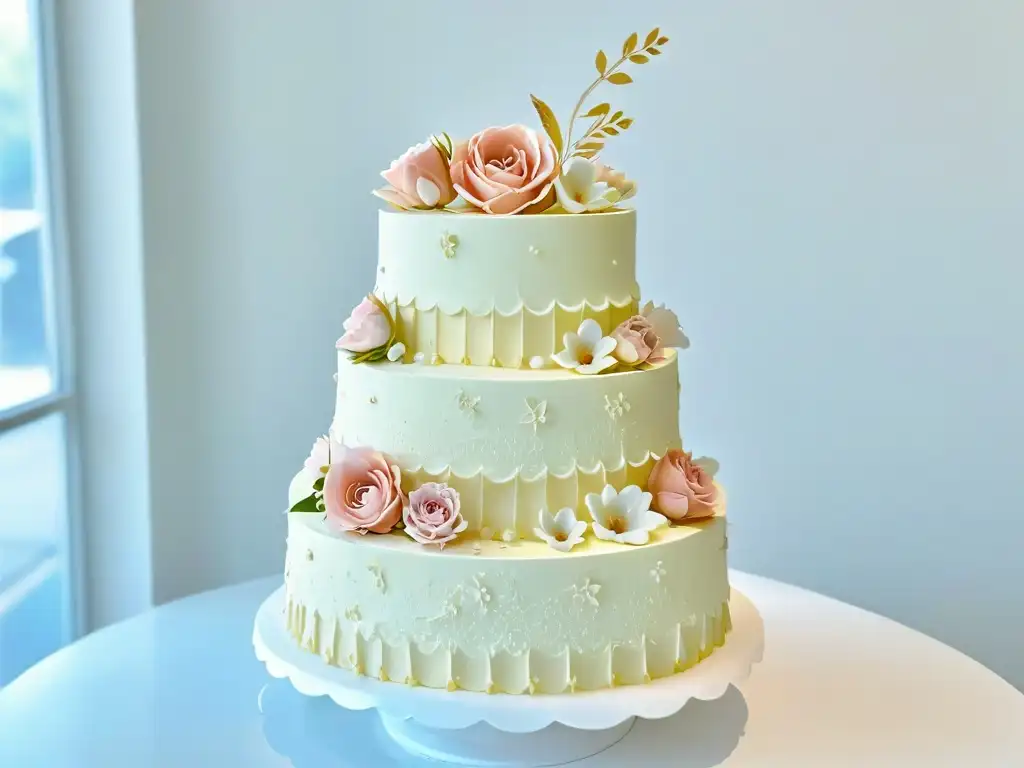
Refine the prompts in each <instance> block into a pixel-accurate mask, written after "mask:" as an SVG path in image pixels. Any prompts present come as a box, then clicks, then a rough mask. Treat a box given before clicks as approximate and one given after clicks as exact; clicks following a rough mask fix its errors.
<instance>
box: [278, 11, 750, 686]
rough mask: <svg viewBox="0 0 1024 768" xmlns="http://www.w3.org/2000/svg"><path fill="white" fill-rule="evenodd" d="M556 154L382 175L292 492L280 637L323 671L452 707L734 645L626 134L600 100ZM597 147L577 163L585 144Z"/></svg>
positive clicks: (633, 50) (526, 153)
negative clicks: (357, 290)
mask: <svg viewBox="0 0 1024 768" xmlns="http://www.w3.org/2000/svg"><path fill="white" fill-rule="evenodd" d="M666 41H667V39H666V38H664V37H663V36H661V34H660V32H659V31H658V30H657V29H655V30H652V31H651V33H650V34H648V35H647V36H646V38H645V39H643V40H640V39H639V38H638V36H637V35H631V36H630V38H629V39H627V40H626V42H625V43H624V45H623V47H622V56H621V58H620V59H619V60H618V61H610V60H609V59H608V57H607V56H606V55H605V54H604V53H603V52H601V53H599V54H598V56H597V58H596V61H595V65H596V68H597V70H598V75H597V79H596V80H595V81H594V83H593V84H592V85H591V86H590V87H589V88H588V89H587V90H586V92H585V93H584V94H583V97H582V98H581V99H580V101H579V103H578V104H577V107H576V109H575V110H574V112H573V115H572V118H571V119H570V121H569V123H568V125H567V129H568V130H567V131H566V133H565V134H564V135H563V133H562V131H561V129H560V127H559V124H558V121H557V120H556V118H555V116H554V114H553V113H552V111H551V110H550V109H549V108H548V107H547V105H546V104H544V102H542V101H540V100H539V99H537V98H535V97H534V98H533V103H534V107H535V108H536V110H537V113H538V115H539V117H540V122H541V125H542V126H543V132H537V131H535V130H533V129H531V128H528V127H525V126H521V125H513V126H507V127H498V128H487V129H485V130H483V131H481V132H480V133H478V134H476V135H474V136H472V137H471V138H470V139H469V140H468V141H464V142H454V141H452V140H451V139H449V138H448V136H447V134H441V135H440V136H432V137H431V138H430V141H429V142H426V143H424V144H420V145H417V146H415V147H412V148H411V149H410V150H409V151H408V152H406V153H405V154H404V155H402V157H400V158H399V159H398V160H396V161H394V162H393V163H392V164H391V167H390V168H389V169H388V170H387V171H385V172H384V173H383V176H384V178H385V180H386V181H387V182H388V186H387V187H385V188H384V189H381V190H378V191H377V194H378V195H379V196H380V197H382V198H384V199H385V200H387V201H388V202H389V203H390V204H391V210H388V211H382V212H381V213H380V219H379V255H378V267H377V273H376V285H375V287H374V288H373V290H372V292H371V293H370V294H369V295H368V296H367V298H366V299H365V300H363V301H362V302H361V303H360V304H359V306H357V307H356V308H355V310H353V312H352V315H351V317H349V319H348V320H347V321H345V324H344V335H343V336H342V337H341V338H340V339H339V340H338V375H337V401H336V406H335V417H334V420H333V422H332V424H331V426H330V430H329V433H328V435H326V436H324V437H322V438H320V439H318V440H317V441H316V444H315V445H314V446H313V450H312V452H311V454H310V457H309V458H308V459H307V460H306V462H305V465H304V467H303V468H302V470H301V471H300V472H299V473H298V474H297V475H296V477H295V479H294V480H293V481H292V485H291V488H290V490H289V496H290V498H289V507H290V510H291V511H290V514H289V519H288V554H287V561H286V566H285V568H286V570H285V584H286V593H287V602H286V610H285V614H286V616H285V620H286V621H287V625H288V628H289V631H290V632H291V634H292V635H293V636H294V638H295V640H296V642H297V643H299V644H300V645H301V647H303V648H304V649H306V650H308V651H309V652H311V653H315V654H319V655H320V656H322V658H323V659H324V660H325V661H326V662H327V663H329V664H332V665H336V666H339V667H343V668H345V669H350V670H353V671H355V672H357V673H358V674H361V675H367V676H370V677H374V678H378V679H380V680H383V681H393V682H395V683H404V684H406V685H423V686H428V687H431V688H447V689H448V690H451V691H454V690H457V689H464V690H470V691H486V692H502V693H516V694H518V693H535V694H541V693H569V692H574V691H582V690H594V689H600V688H606V687H609V686H615V685H632V684H641V683H645V682H650V681H651V680H652V679H656V678H661V677H665V676H668V675H672V674H674V673H676V672H680V671H682V670H685V669H687V668H689V667H691V666H692V665H694V664H696V663H697V662H699V661H700V660H701V659H703V658H705V657H706V656H707V655H708V654H710V653H712V652H713V651H714V649H715V648H716V647H718V646H720V645H722V643H723V642H724V641H725V637H726V633H727V631H728V630H729V628H730V619H729V608H728V600H729V584H728V580H727V574H726V541H727V539H726V530H725V505H724V496H723V494H722V491H721V489H720V488H719V486H718V485H717V484H716V483H715V481H714V479H713V475H714V472H715V464H714V462H713V461H711V460H706V459H704V460H701V459H697V460H695V459H693V458H692V457H691V455H690V454H689V453H687V452H684V451H683V450H682V440H681V438H680V430H679V420H678V416H679V408H678V397H679V378H678V367H677V354H678V350H680V349H683V348H685V347H686V346H687V344H688V342H687V340H686V337H685V336H684V335H683V333H682V330H681V328H680V327H679V322H678V320H677V318H676V315H675V314H674V313H673V312H672V311H670V310H668V309H666V308H665V307H663V306H660V305H655V304H653V303H651V302H648V301H646V300H642V298H644V297H642V295H641V292H640V290H639V287H638V285H637V282H636V272H635V264H636V253H635V235H636V225H637V215H636V213H635V211H634V210H632V209H631V208H628V207H625V206H624V203H625V202H626V201H627V200H628V199H629V198H631V197H632V196H633V194H634V192H635V190H636V187H635V185H634V184H633V183H632V182H630V181H628V180H627V179H626V178H625V176H624V175H623V174H621V173H618V172H616V171H613V170H612V169H610V168H608V167H607V166H605V165H602V164H601V163H600V162H599V161H598V159H597V156H598V155H599V153H600V152H601V151H602V149H603V147H604V143H605V142H606V141H607V140H608V139H609V138H611V137H614V136H616V135H618V134H620V133H621V132H622V131H625V130H627V129H628V128H629V127H630V125H631V124H632V120H631V119H630V118H628V117H623V115H622V113H621V112H619V111H616V110H614V109H613V108H612V107H611V105H610V104H608V103H598V104H596V105H593V106H590V107H588V106H587V104H586V102H587V100H588V99H589V98H590V96H591V92H592V91H593V90H594V88H595V87H596V86H597V85H600V84H602V83H608V84H611V85H624V84H626V83H628V82H630V81H631V78H630V76H629V75H628V74H627V73H626V71H625V69H626V68H627V66H628V65H629V64H636V65H640V64H644V63H646V62H647V61H649V60H650V58H651V57H653V56H657V55H658V54H660V51H661V46H663V45H664V44H665V42H666ZM578 120H585V121H586V122H587V124H588V127H587V128H586V130H585V131H584V132H583V134H582V137H581V138H578V139H576V140H575V141H573V135H572V134H573V127H574V125H575V124H576V122H577V121H578Z"/></svg>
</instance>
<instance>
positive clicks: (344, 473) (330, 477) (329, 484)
mask: <svg viewBox="0 0 1024 768" xmlns="http://www.w3.org/2000/svg"><path fill="white" fill-rule="evenodd" d="M405 502H406V499H405V495H404V494H403V493H402V471H401V470H400V469H399V468H398V466H397V465H396V464H392V463H391V462H390V460H389V459H388V457H387V456H385V455H384V454H382V453H378V452H377V451H374V450H373V449H371V448H346V449H345V450H344V453H343V454H342V456H341V458H340V459H338V458H337V457H335V462H334V463H333V464H331V465H330V468H329V469H328V470H327V478H326V479H325V480H324V505H325V506H326V508H327V518H328V519H329V520H330V521H331V522H333V523H335V524H336V525H337V526H338V527H340V528H342V529H344V530H346V531H355V532H356V533H366V532H367V531H369V532H371V533H387V532H388V531H390V530H391V529H392V528H394V527H395V526H396V525H397V524H398V521H399V520H400V519H401V518H402V507H403V506H404V505H405Z"/></svg>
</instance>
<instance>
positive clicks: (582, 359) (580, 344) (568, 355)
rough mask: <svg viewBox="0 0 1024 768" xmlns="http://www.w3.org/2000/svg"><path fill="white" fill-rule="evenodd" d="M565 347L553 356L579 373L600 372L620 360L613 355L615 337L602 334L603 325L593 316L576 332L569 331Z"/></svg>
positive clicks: (566, 366) (558, 361)
mask: <svg viewBox="0 0 1024 768" xmlns="http://www.w3.org/2000/svg"><path fill="white" fill-rule="evenodd" d="M563 343H564V344H565V349H563V350H562V351H561V352H559V353H557V354H554V355H552V356H551V359H552V360H554V361H555V362H556V363H558V364H559V365H560V366H562V367H563V368H569V369H571V370H575V371H576V372H577V373H585V374H591V373H600V372H601V371H603V370H606V369H607V368H611V367H612V366H613V365H615V363H616V362H618V361H617V360H616V359H615V357H613V356H612V352H614V351H615V339H613V338H612V337H611V336H602V335H601V326H600V325H598V324H597V321H596V320H594V319H593V318H592V317H588V318H587V319H586V320H584V321H583V322H582V323H580V327H579V329H577V331H576V333H573V332H572V331H568V332H567V333H566V334H565V337H564V339H563Z"/></svg>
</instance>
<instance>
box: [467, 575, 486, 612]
mask: <svg viewBox="0 0 1024 768" xmlns="http://www.w3.org/2000/svg"><path fill="white" fill-rule="evenodd" d="M481 575H482V574H481ZM465 590H466V594H467V595H468V596H469V599H470V600H472V601H473V602H474V603H477V604H478V605H479V606H480V610H482V611H483V612H484V613H486V612H487V605H488V603H490V602H491V593H490V590H488V589H487V587H486V586H484V584H483V582H482V581H480V576H474V577H473V583H472V584H470V585H469V586H468V587H466V588H465Z"/></svg>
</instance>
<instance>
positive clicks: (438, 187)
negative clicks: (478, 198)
mask: <svg viewBox="0 0 1024 768" xmlns="http://www.w3.org/2000/svg"><path fill="white" fill-rule="evenodd" d="M448 163H449V158H448V156H447V155H446V154H445V153H444V151H443V149H442V148H441V146H440V145H435V144H434V143H433V142H423V143H422V144H416V145H415V146H412V147H409V149H408V150H406V152H405V154H403V155H402V156H401V157H400V158H398V159H397V160H393V161H392V162H391V167H390V168H388V169H387V170H386V171H381V174H380V175H381V176H383V177H384V180H385V181H386V182H388V185H389V186H387V187H384V188H383V189H377V190H374V192H373V194H375V195H376V196H377V197H379V198H381V199H383V200H387V201H388V202H389V203H391V204H392V205H395V206H397V207H399V208H443V207H444V206H446V205H448V203H450V202H452V200H454V199H455V196H456V195H455V188H454V187H453V186H452V178H451V173H450V172H449V170H448Z"/></svg>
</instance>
